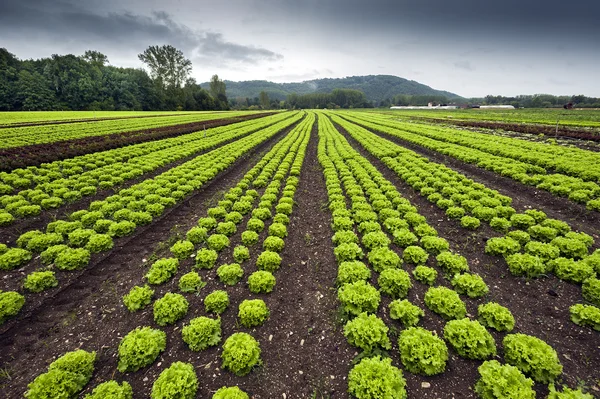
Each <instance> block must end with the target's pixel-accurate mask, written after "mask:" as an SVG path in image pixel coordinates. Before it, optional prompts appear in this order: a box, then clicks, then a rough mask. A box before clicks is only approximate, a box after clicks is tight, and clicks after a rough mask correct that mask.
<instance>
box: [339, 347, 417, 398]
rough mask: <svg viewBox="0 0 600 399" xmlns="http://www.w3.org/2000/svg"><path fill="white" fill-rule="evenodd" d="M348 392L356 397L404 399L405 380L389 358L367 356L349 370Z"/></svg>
mask: <svg viewBox="0 0 600 399" xmlns="http://www.w3.org/2000/svg"><path fill="white" fill-rule="evenodd" d="M348 392H350V394H352V395H353V396H354V397H356V398H358V399H372V398H390V399H391V398H394V399H406V397H407V395H406V380H405V379H404V377H403V375H402V371H401V370H400V369H398V368H397V367H394V366H392V360H391V359H389V358H385V359H382V358H381V357H380V356H376V357H367V358H364V359H362V360H361V361H360V363H358V364H357V365H356V366H354V367H353V368H352V370H350V373H349V374H348Z"/></svg>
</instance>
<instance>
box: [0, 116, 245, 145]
mask: <svg viewBox="0 0 600 399" xmlns="http://www.w3.org/2000/svg"><path fill="white" fill-rule="evenodd" d="M247 114H248V113H247V112H229V113H227V114H223V113H214V112H206V113H195V114H185V115H174V116H158V117H153V118H131V119H117V120H98V121H90V122H77V123H68V124H55V125H44V126H24V127H9V128H4V129H1V130H0V149H1V148H15V147H22V146H28V145H35V144H47V143H54V142H56V141H64V140H71V139H81V138H86V137H95V136H106V135H111V134H115V133H123V132H132V131H136V130H146V129H155V128H160V127H167V126H174V125H182V124H186V123H197V122H203V121H210V120H214V119H220V118H223V117H227V118H233V117H236V116H240V115H247Z"/></svg>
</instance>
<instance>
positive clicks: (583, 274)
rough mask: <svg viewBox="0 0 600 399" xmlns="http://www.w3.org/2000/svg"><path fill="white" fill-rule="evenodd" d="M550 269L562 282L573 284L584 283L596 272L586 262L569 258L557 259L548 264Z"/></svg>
mask: <svg viewBox="0 0 600 399" xmlns="http://www.w3.org/2000/svg"><path fill="white" fill-rule="evenodd" d="M548 268H550V269H553V270H554V274H556V277H558V278H559V279H561V280H565V281H571V282H573V283H582V282H584V281H585V280H587V279H588V278H590V277H594V276H595V275H596V272H595V271H594V269H592V267H591V266H590V265H589V264H587V263H586V262H584V261H581V260H580V261H575V260H573V259H567V258H557V259H553V260H551V261H549V262H548Z"/></svg>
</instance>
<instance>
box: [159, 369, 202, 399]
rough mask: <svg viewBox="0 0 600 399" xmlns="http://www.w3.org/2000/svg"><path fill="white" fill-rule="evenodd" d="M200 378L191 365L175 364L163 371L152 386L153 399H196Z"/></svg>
mask: <svg viewBox="0 0 600 399" xmlns="http://www.w3.org/2000/svg"><path fill="white" fill-rule="evenodd" d="M197 391H198V377H197V376H196V371H195V370H194V366H193V365H191V364H190V363H184V362H175V363H173V364H172V365H171V366H170V367H169V368H166V369H165V370H163V371H162V372H161V373H160V375H159V376H158V378H157V379H156V381H154V384H153V385H152V393H151V394H150V398H151V399H171V398H178V399H194V398H195V397H196V392H197Z"/></svg>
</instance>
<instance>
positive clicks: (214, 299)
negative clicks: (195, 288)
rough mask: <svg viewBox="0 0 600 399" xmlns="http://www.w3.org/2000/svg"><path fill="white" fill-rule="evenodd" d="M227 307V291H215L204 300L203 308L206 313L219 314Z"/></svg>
mask: <svg viewBox="0 0 600 399" xmlns="http://www.w3.org/2000/svg"><path fill="white" fill-rule="evenodd" d="M228 306H229V296H228V295H227V291H223V290H216V291H213V292H211V293H210V294H208V295H207V296H206V298H204V308H205V309H206V312H207V313H215V314H221V313H223V312H224V311H225V310H226V309H227V307H228Z"/></svg>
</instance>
